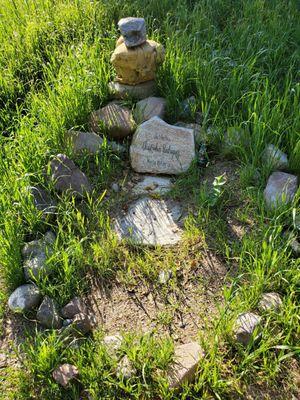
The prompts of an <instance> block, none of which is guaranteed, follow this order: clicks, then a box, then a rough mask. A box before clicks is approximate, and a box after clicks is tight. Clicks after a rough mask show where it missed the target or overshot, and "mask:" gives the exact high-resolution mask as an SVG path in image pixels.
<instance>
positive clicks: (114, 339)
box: [103, 334, 123, 354]
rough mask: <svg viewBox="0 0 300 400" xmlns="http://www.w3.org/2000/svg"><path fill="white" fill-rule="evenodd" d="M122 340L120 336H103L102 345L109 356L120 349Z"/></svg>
mask: <svg viewBox="0 0 300 400" xmlns="http://www.w3.org/2000/svg"><path fill="white" fill-rule="evenodd" d="M122 340H123V338H122V336H121V335H118V334H117V335H108V336H104V338H103V344H104V345H105V346H106V348H107V350H108V352H109V353H110V354H114V353H116V352H117V351H118V350H119V349H120V347H121V344H122Z"/></svg>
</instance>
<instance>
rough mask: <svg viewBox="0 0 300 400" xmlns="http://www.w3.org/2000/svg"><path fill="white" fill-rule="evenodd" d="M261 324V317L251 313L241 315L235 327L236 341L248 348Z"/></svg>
mask: <svg viewBox="0 0 300 400" xmlns="http://www.w3.org/2000/svg"><path fill="white" fill-rule="evenodd" d="M260 323H261V317H260V316H259V315H256V314H254V313H251V312H246V313H243V314H240V315H239V316H238V318H237V320H236V323H235V327H234V336H235V339H236V340H237V341H238V342H239V343H241V344H242V345H244V346H247V345H248V344H249V343H250V341H251V340H252V338H253V333H254V332H255V330H257V329H258V328H259V326H260Z"/></svg>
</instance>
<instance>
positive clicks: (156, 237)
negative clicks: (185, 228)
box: [114, 197, 182, 246]
mask: <svg viewBox="0 0 300 400" xmlns="http://www.w3.org/2000/svg"><path fill="white" fill-rule="evenodd" d="M180 216H181V209H180V207H179V205H178V204H175V205H174V204H168V203H167V202H166V201H164V200H155V199H151V198H148V197H144V198H142V199H139V200H137V201H135V202H134V203H132V204H131V205H130V206H129V208H128V211H127V212H126V213H125V215H120V216H119V217H118V218H117V219H116V221H115V225H114V229H115V231H116V234H117V236H118V237H119V239H128V240H130V241H132V242H133V243H136V244H145V245H150V246H156V245H161V246H166V245H174V244H176V243H178V242H179V240H180V239H181V234H182V230H181V228H180V227H179V226H178V224H177V221H178V220H179V218H180Z"/></svg>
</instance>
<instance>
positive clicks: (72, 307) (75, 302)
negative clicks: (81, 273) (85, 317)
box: [61, 297, 88, 318]
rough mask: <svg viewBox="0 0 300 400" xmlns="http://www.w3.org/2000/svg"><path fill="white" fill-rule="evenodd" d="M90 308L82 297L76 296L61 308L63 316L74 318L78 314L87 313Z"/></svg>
mask: <svg viewBox="0 0 300 400" xmlns="http://www.w3.org/2000/svg"><path fill="white" fill-rule="evenodd" d="M87 313H88V309H87V306H86V305H85V303H84V301H83V300H82V299H81V298H80V297H74V298H73V299H72V300H71V301H69V303H68V304H66V305H65V306H64V307H63V308H62V309H61V315H62V317H63V318H74V317H75V315H76V314H87Z"/></svg>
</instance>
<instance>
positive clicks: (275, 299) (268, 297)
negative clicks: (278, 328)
mask: <svg viewBox="0 0 300 400" xmlns="http://www.w3.org/2000/svg"><path fill="white" fill-rule="evenodd" d="M281 306H282V300H281V297H280V295H279V294H278V293H275V292H270V293H264V294H263V296H262V298H261V300H260V302H259V303H258V308H259V310H261V311H269V310H273V311H278V310H279V309H280V308H281Z"/></svg>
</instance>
